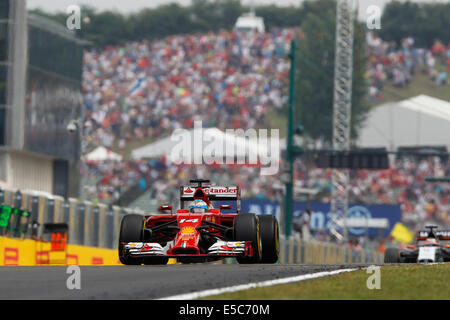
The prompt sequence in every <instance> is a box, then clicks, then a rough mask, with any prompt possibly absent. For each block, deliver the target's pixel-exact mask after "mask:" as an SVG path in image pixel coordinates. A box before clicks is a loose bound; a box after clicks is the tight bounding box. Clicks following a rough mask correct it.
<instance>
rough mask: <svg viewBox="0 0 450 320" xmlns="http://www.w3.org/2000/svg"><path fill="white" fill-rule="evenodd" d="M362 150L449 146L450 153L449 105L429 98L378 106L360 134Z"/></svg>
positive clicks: (417, 98) (359, 144) (424, 97)
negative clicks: (371, 148)
mask: <svg viewBox="0 0 450 320" xmlns="http://www.w3.org/2000/svg"><path fill="white" fill-rule="evenodd" d="M358 146H359V147H362V148H369V147H386V148H387V149H388V150H392V151H393V150H395V149H397V148H398V147H412V146H447V149H449V150H450V103H449V102H447V101H443V100H440V99H436V98H433V97H430V96H426V95H419V96H416V97H414V98H411V99H408V100H403V101H400V102H390V103H386V104H382V105H380V106H377V107H375V108H374V109H373V110H372V112H371V113H370V114H369V116H368V119H367V121H366V123H365V126H364V127H363V129H362V130H361V131H360V135H359V140H358Z"/></svg>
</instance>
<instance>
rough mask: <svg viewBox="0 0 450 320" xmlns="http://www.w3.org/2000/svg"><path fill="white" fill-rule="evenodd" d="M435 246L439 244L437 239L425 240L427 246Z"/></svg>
mask: <svg viewBox="0 0 450 320" xmlns="http://www.w3.org/2000/svg"><path fill="white" fill-rule="evenodd" d="M435 244H438V242H437V241H436V239H432V238H430V239H427V240H425V245H435Z"/></svg>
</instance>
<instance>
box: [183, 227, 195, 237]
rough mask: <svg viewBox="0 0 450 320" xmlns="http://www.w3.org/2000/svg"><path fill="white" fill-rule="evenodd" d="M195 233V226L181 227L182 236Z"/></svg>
mask: <svg viewBox="0 0 450 320" xmlns="http://www.w3.org/2000/svg"><path fill="white" fill-rule="evenodd" d="M194 233H195V229H194V228H193V227H184V228H183V229H181V232H180V234H181V235H182V236H186V235H194Z"/></svg>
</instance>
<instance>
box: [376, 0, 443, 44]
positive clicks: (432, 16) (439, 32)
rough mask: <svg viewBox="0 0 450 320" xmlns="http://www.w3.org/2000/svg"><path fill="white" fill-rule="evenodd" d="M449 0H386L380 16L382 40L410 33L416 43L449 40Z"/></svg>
mask: <svg viewBox="0 0 450 320" xmlns="http://www.w3.org/2000/svg"><path fill="white" fill-rule="evenodd" d="M449 17H450V2H447V3H420V4H419V3H413V2H410V1H406V2H399V1H392V2H389V3H388V4H387V5H386V7H385V8H384V11H383V14H382V16H381V30H380V31H379V32H378V33H379V35H380V37H381V38H382V39H383V40H388V41H395V42H397V43H399V42H400V40H401V39H402V38H405V37H408V36H411V37H413V38H414V39H415V41H416V45H418V46H426V47H430V46H431V45H432V44H433V42H434V40H436V39H439V40H441V41H443V42H444V43H449V42H450V18H449Z"/></svg>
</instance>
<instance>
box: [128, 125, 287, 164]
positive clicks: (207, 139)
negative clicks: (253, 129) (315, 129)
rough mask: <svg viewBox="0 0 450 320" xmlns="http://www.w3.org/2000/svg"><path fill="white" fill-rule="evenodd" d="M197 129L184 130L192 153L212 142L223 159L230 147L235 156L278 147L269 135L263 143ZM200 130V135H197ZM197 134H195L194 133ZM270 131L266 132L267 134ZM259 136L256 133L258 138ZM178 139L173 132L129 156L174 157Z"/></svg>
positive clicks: (148, 157) (262, 152) (260, 152)
mask: <svg viewBox="0 0 450 320" xmlns="http://www.w3.org/2000/svg"><path fill="white" fill-rule="evenodd" d="M196 130H197V129H191V130H189V131H188V130H185V134H188V135H189V138H188V139H187V140H188V141H189V140H190V148H189V147H188V149H190V150H191V151H192V152H193V153H194V152H195V148H200V149H199V150H201V151H202V153H203V152H205V150H206V149H207V148H210V149H211V146H212V144H215V145H216V146H219V147H218V148H215V149H214V151H215V152H214V156H215V157H219V158H220V157H221V158H222V159H224V162H225V157H226V155H227V152H228V151H229V149H230V148H233V150H234V155H235V156H237V157H245V156H246V155H247V157H248V156H249V154H251V155H254V156H259V155H261V154H263V155H270V154H271V153H270V150H269V148H270V147H271V145H277V146H278V149H279V141H277V143H274V144H272V142H273V140H272V138H271V137H270V136H268V137H267V141H268V143H264V141H263V140H261V139H255V140H252V139H248V138H247V137H245V136H242V135H239V134H230V133H228V132H223V131H221V130H219V129H217V128H205V129H201V130H199V131H197V133H196ZM200 131H201V135H199V134H200V133H199V132H200ZM196 134H197V135H196ZM269 134H270V131H269V132H268V135H269ZM259 137H260V136H259V135H258V138H259ZM180 141H181V140H180V139H177V138H176V135H175V134H172V136H169V137H166V138H163V139H161V140H158V141H156V142H154V143H151V144H148V145H146V146H144V147H141V148H138V149H135V150H133V151H132V152H131V158H132V159H135V160H138V159H151V158H160V157H161V156H163V155H166V156H168V157H170V158H171V160H176V161H178V159H173V158H174V157H175V158H176V157H177V156H178V155H177V154H174V148H176V146H177V145H178V147H180ZM203 154H204V153H203Z"/></svg>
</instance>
